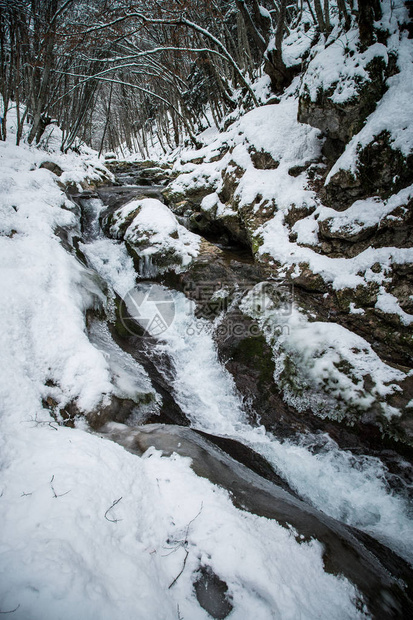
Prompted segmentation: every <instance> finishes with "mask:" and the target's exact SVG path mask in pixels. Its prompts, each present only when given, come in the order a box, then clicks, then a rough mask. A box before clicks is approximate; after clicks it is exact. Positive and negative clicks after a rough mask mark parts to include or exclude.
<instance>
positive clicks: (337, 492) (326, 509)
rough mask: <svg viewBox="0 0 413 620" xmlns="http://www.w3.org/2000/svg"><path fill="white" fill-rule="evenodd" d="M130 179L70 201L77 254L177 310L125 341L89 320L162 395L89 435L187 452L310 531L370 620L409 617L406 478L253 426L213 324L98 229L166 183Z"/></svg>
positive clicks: (242, 497)
mask: <svg viewBox="0 0 413 620" xmlns="http://www.w3.org/2000/svg"><path fill="white" fill-rule="evenodd" d="M136 176H137V175H136V173H134V171H133V170H131V171H126V172H122V173H121V174H118V175H117V180H118V182H119V183H122V185H115V186H113V187H105V188H99V190H97V193H96V194H94V193H93V194H92V193H89V194H88V193H86V192H85V193H84V194H81V195H78V196H76V197H75V200H76V202H77V204H78V205H79V206H80V207H81V210H82V240H81V242H80V243H78V250H79V251H80V253H81V256H82V257H83V260H84V261H85V262H86V264H87V266H88V267H90V268H91V269H93V270H95V271H96V272H97V273H98V274H99V276H100V278H101V279H102V280H103V281H104V282H105V283H106V285H107V287H108V289H109V296H112V297H114V298H117V299H121V298H123V299H126V298H127V293H128V291H130V290H134V291H136V293H135V294H136V295H140V296H145V295H146V294H147V293H148V291H150V290H151V287H153V286H156V287H157V288H156V290H157V291H159V292H160V293H161V294H162V295H163V296H164V299H167V300H169V303H170V304H171V306H173V311H174V316H173V320H172V321H171V324H170V325H169V327H168V329H167V330H165V331H162V333H160V335H159V336H156V334H152V335H151V337H146V338H141V337H139V335H129V336H128V337H126V336H122V334H119V333H116V330H114V328H113V326H110V325H108V324H107V323H106V322H105V321H102V320H98V319H96V320H94V321H92V323H91V325H90V328H89V329H90V338H91V341H92V342H93V343H94V344H95V346H97V347H98V348H100V349H102V350H104V351H105V352H106V354H107V356H108V357H110V358H111V359H112V360H113V363H114V364H117V365H118V367H123V370H124V372H125V373H126V375H127V377H128V380H129V381H130V382H132V383H133V382H136V386H137V388H138V389H139V390H140V391H145V390H146V391H147V392H149V391H150V389H151V386H152V388H153V389H154V390H155V391H156V393H157V394H158V396H159V398H158V400H157V401H156V402H152V403H148V405H147V407H146V409H145V407H143V408H141V409H140V411H141V414H140V415H137V414H132V415H131V416H130V417H127V418H126V419H122V417H118V418H116V417H113V418H112V420H107V421H106V423H105V425H104V426H102V427H101V428H98V429H97V430H96V432H97V433H98V434H99V435H101V436H106V437H108V438H109V439H111V440H113V441H116V442H118V443H120V444H121V445H123V446H124V447H126V449H128V450H130V451H131V452H134V453H136V454H142V453H143V452H144V451H145V450H146V449H147V448H149V447H150V446H155V448H157V449H160V450H162V451H163V452H164V453H165V454H171V453H172V452H177V453H178V454H182V455H184V456H190V457H191V458H192V462H193V469H194V470H195V472H196V473H198V474H199V475H200V476H204V477H207V478H208V479H210V480H211V481H212V482H214V483H216V484H219V485H221V486H223V487H224V488H226V489H228V491H229V492H230V493H231V497H232V499H233V501H234V503H235V504H236V505H238V506H239V507H242V508H244V509H246V510H248V511H250V512H253V513H255V514H259V515H262V516H266V517H268V518H276V519H277V520H278V521H279V522H280V523H284V524H287V523H288V524H289V525H290V526H292V527H293V528H295V530H297V532H299V533H300V535H302V536H303V537H306V538H310V537H315V538H318V539H319V540H320V541H321V542H322V543H323V544H324V546H325V549H326V554H325V565H326V567H327V569H328V570H331V572H334V573H339V572H342V573H343V574H345V575H346V576H347V577H349V578H350V579H351V580H353V582H354V583H355V584H356V585H357V586H358V587H359V588H360V590H361V591H362V592H363V594H364V595H365V597H366V599H367V600H368V602H369V608H370V610H371V611H372V613H373V614H374V616H375V617H380V618H387V617H388V618H393V617H394V618H396V617H403V616H404V617H407V615H406V614H409V615H410V614H411V612H412V607H411V601H410V599H409V597H408V595H407V594H406V592H405V591H404V590H403V588H400V585H399V583H398V582H397V581H396V580H397V579H398V578H402V579H404V581H405V582H406V583H409V585H411V584H412V583H413V580H412V574H411V569H410V567H409V563H412V562H413V554H412V549H413V535H412V528H411V517H412V514H411V507H410V506H409V502H408V498H407V496H406V494H405V493H404V492H403V484H401V485H400V486H401V492H399V493H397V492H396V491H395V490H394V489H393V488H391V486H390V485H389V482H388V479H389V475H388V472H387V471H386V467H385V465H384V464H383V462H382V461H381V460H379V459H378V458H377V457H374V456H369V455H363V454H360V455H355V454H354V453H352V452H350V451H347V450H343V449H340V448H339V446H338V445H337V444H336V443H335V442H334V441H333V440H332V439H331V438H330V437H329V436H328V435H327V434H325V433H314V434H311V433H309V434H307V435H305V436H302V437H298V438H295V439H294V440H293V439H285V438H284V439H281V438H278V437H276V436H275V435H274V434H272V433H270V432H268V431H267V430H265V428H264V427H263V426H260V425H259V424H255V425H253V424H252V423H251V415H250V412H249V411H247V404H246V403H245V402H244V399H243V398H242V396H241V395H240V393H239V392H238V390H237V388H236V385H235V381H234V378H233V377H232V375H231V374H230V372H229V371H228V370H227V369H226V368H225V366H224V365H223V364H222V363H221V361H220V359H219V356H218V352H217V346H216V342H215V339H214V333H213V324H212V323H211V321H208V320H207V319H206V318H202V317H197V316H196V306H195V303H194V301H191V300H189V299H188V297H187V296H185V295H184V293H183V292H181V291H179V290H176V289H175V288H173V287H172V286H166V284H165V283H162V282H159V278H155V279H151V276H153V275H154V272H153V271H151V269H150V268H148V270H147V272H146V273H143V272H141V273H140V274H139V273H137V272H136V270H135V268H134V264H133V261H132V259H131V257H130V256H129V255H128V253H127V250H126V248H125V245H124V244H123V242H118V241H115V240H112V239H109V238H107V237H106V236H105V235H104V233H103V232H102V230H101V227H100V220H99V218H100V216H101V215H102V213H103V212H106V213H107V212H108V209H109V210H112V211H114V210H116V209H118V208H119V207H120V206H122V205H124V204H126V203H127V202H129V201H130V200H132V199H134V198H136V197H143V196H144V197H151V198H157V199H159V200H161V199H162V193H161V191H162V189H163V188H164V185H150V184H140V185H134V184H133V180H134V179H135V178H136ZM221 249H222V250H224V253H225V256H226V258H227V260H228V261H230V262H231V264H234V265H235V268H239V270H240V273H248V271H247V272H244V271H243V266H246V268H247V270H248V268H249V267H248V266H249V265H250V264H251V262H252V261H251V259H250V258H249V257H248V255H247V253H246V252H245V251H243V250H242V249H240V248H231V247H224V248H221ZM235 272H236V269H235ZM132 302H133V300H132ZM132 302H131V303H132ZM126 308H127V309H128V303H127V301H126ZM129 309H130V308H129ZM131 314H132V311H131ZM134 363H135V365H134ZM148 378H149V381H148ZM142 412H143V413H142ZM256 413H257V417H258V419H259V412H256ZM406 465H407V464H406ZM390 573H391V574H392V575H393V576H394V577H395V578H396V579H393V577H391V574H390Z"/></svg>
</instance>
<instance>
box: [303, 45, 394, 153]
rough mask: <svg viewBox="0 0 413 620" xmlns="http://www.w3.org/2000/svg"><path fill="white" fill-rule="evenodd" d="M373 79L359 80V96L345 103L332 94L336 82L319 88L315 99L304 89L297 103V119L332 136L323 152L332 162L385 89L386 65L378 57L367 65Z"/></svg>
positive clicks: (358, 128)
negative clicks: (325, 87)
mask: <svg viewBox="0 0 413 620" xmlns="http://www.w3.org/2000/svg"><path fill="white" fill-rule="evenodd" d="M366 70H367V72H368V73H369V76H370V79H369V80H365V81H364V82H363V83H361V84H360V83H359V84H358V86H357V88H358V94H357V97H353V98H352V99H350V100H349V101H348V102H345V103H342V104H336V103H334V101H333V99H332V95H333V93H334V91H335V88H336V86H337V84H333V85H332V86H331V87H330V88H329V89H328V90H326V91H322V90H320V91H319V92H318V95H317V98H316V100H315V101H312V100H311V98H310V96H309V95H308V94H307V92H306V91H305V89H304V92H303V94H302V95H301V96H300V99H299V104H298V121H299V122H300V123H308V124H309V125H311V126H312V127H317V128H318V129H321V131H323V132H324V133H325V135H326V136H327V137H328V139H329V144H328V148H327V149H325V151H324V154H325V155H326V156H328V157H329V158H330V161H331V163H333V162H334V161H335V160H336V159H337V158H338V157H339V156H340V155H341V153H342V152H343V151H344V148H345V145H346V144H347V142H349V140H350V139H351V138H352V137H353V136H354V135H355V134H356V133H357V132H358V131H360V129H361V128H362V126H363V122H364V120H365V119H366V118H367V116H368V115H369V114H371V112H373V110H374V108H375V106H376V101H378V100H379V99H380V97H381V96H382V95H383V93H384V92H385V80H386V78H387V75H386V65H385V63H384V62H383V60H382V58H379V57H376V58H373V60H372V61H371V62H370V63H369V64H368V65H367V67H366Z"/></svg>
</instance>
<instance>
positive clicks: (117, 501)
mask: <svg viewBox="0 0 413 620" xmlns="http://www.w3.org/2000/svg"><path fill="white" fill-rule="evenodd" d="M121 499H122V498H121V497H120V498H119V499H115V501H114V502H113V504H112V506H110V507H109V508H108V509H107V511H106V512H105V519H106V521H110V522H111V523H117V522H118V521H122V519H109V517H108V516H107V514H108V512H109V511H110V510H112V508H114V507H115V506H116V505H117V504H119V502H120V500H121Z"/></svg>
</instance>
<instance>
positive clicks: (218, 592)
mask: <svg viewBox="0 0 413 620" xmlns="http://www.w3.org/2000/svg"><path fill="white" fill-rule="evenodd" d="M196 577H197V578H196V581H195V582H194V590H195V594H196V598H197V599H198V603H199V604H200V605H201V607H202V608H203V609H205V611H207V612H208V613H209V615H210V616H212V618H216V619H217V620H223V619H224V618H226V617H227V616H228V615H229V614H230V613H231V611H232V610H233V605H232V603H231V600H230V598H229V596H228V586H227V584H226V583H225V581H223V580H222V579H220V578H219V577H218V575H216V574H215V573H214V571H213V570H212V568H211V567H210V566H201V568H200V569H199V571H198V573H197V575H196Z"/></svg>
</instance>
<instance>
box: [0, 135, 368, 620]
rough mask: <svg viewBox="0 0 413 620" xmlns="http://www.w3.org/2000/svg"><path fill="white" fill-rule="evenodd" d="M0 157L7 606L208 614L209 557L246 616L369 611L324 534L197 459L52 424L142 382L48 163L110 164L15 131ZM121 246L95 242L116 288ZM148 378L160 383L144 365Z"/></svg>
mask: <svg viewBox="0 0 413 620" xmlns="http://www.w3.org/2000/svg"><path fill="white" fill-rule="evenodd" d="M0 157H1V167H0V185H1V211H0V213H1V233H2V234H1V237H0V259H1V261H0V265H1V274H2V287H3V288H2V296H1V306H0V317H1V323H2V330H1V336H0V338H1V363H2V370H1V377H0V381H1V383H0V390H1V392H0V411H1V419H0V423H1V439H0V441H1V452H0V453H1V457H0V480H1V481H0V514H1V517H0V519H1V523H2V527H1V538H0V573H1V579H0V584H1V585H0V611H1V612H2V613H10V615H11V616H12V617H13V618H16V619H19V620H47V619H49V618H50V620H52V619H53V620H55V619H56V618H60V619H62V620H71V619H72V618H73V617H79V618H84V619H85V620H87V619H92V618H93V619H94V618H99V619H102V620H103V619H104V618H110V619H117V618H119V619H120V618H125V619H128V618H130V619H132V618H134V619H135V618H141V619H142V620H146V619H147V618H154V619H155V618H159V619H160V620H165V619H167V618H171V619H175V618H177V617H182V618H191V620H192V619H194V620H195V619H205V620H206V618H207V617H208V615H207V613H206V612H205V611H204V610H203V609H202V608H201V607H200V606H199V604H198V602H197V600H196V597H195V593H194V588H193V582H194V580H195V579H196V573H197V571H198V570H199V568H200V567H201V566H210V567H211V568H212V569H213V571H214V572H215V573H216V574H217V575H218V576H219V577H220V578H221V579H224V580H225V581H226V582H227V584H228V589H229V595H230V598H231V601H232V605H233V606H234V610H233V612H232V616H231V617H233V618H234V619H235V618H238V619H239V620H244V619H245V618H250V617H252V616H255V617H257V618H260V619H263V620H264V619H266V618H268V619H270V618H280V619H281V618H282V619H283V620H284V619H285V618H297V617H298V616H301V617H305V618H331V617H334V618H343V619H344V618H357V617H363V613H362V612H360V611H359V610H358V609H357V608H356V603H355V599H356V591H355V588H354V587H353V586H352V585H351V584H350V583H349V582H348V581H347V580H345V579H344V578H342V577H336V576H333V575H330V574H327V573H326V572H325V571H324V569H323V562H322V549H321V546H320V545H319V543H317V542H316V541H310V542H301V543H298V542H297V540H296V538H295V535H294V532H290V531H288V530H286V529H285V528H283V527H281V526H280V525H278V524H277V523H276V522H274V521H270V520H268V519H265V518H262V517H257V516H254V515H252V514H249V513H246V512H244V511H242V510H239V509H237V508H235V507H234V505H233V504H232V502H231V500H230V498H229V496H228V493H227V492H225V491H224V490H222V489H220V488H218V487H216V486H214V485H213V484H211V483H209V482H208V481H207V480H204V479H200V478H198V477H197V476H196V475H195V474H194V473H193V472H192V470H191V468H190V462H189V460H188V459H185V458H182V457H178V456H172V457H169V458H166V457H163V456H161V454H160V453H157V452H156V451H149V452H147V453H146V454H145V455H144V456H143V457H142V458H140V457H138V456H135V455H132V454H129V453H128V452H126V451H125V450H124V449H123V448H121V447H120V446H118V445H116V444H114V443H112V442H110V441H108V440H107V439H103V438H100V437H98V436H94V435H92V434H90V433H88V432H87V430H86V427H84V428H83V427H82V424H81V423H79V426H78V428H76V429H71V428H66V427H62V426H59V425H58V424H57V423H55V420H54V418H53V417H51V409H52V410H53V412H54V415H55V416H56V417H57V418H59V412H63V410H64V408H65V407H66V406H68V405H69V404H70V403H73V402H75V403H76V404H77V407H78V409H79V410H80V411H83V412H85V413H88V412H91V411H96V410H97V409H98V408H99V407H101V406H102V405H104V404H105V403H107V402H108V400H109V399H110V397H111V395H112V394H116V391H117V390H120V389H122V390H123V393H124V395H127V394H128V393H129V396H133V394H131V392H133V391H134V390H137V389H138V388H137V386H136V383H134V382H133V381H131V380H130V379H131V376H130V375H131V364H132V363H133V360H132V359H128V362H127V364H126V365H127V368H128V372H129V375H128V376H127V377H123V379H124V380H123V381H120V380H119V376H118V381H115V379H114V375H119V366H122V363H121V362H122V360H121V356H120V354H119V353H118V354H113V355H112V358H111V359H108V346H107V338H108V334H103V335H102V334H99V333H98V334H95V335H94V337H93V334H92V342H91V340H89V338H88V335H87V331H86V323H85V311H86V310H87V309H88V308H99V307H103V306H105V304H106V297H105V295H104V293H103V292H102V288H101V279H100V278H99V277H98V276H97V274H96V272H94V271H93V270H90V269H86V268H85V267H84V266H83V265H82V264H81V263H80V262H79V261H78V260H77V258H76V256H75V254H74V253H72V252H69V251H68V250H67V249H65V247H64V245H63V243H62V242H61V237H63V238H64V237H65V234H67V235H68V237H69V239H70V237H71V235H72V234H74V233H77V232H78V220H77V217H76V213H75V211H76V210H75V208H74V205H73V204H72V203H71V202H70V201H69V200H68V199H67V198H66V197H65V196H64V194H63V193H62V191H61V189H60V188H59V186H58V185H57V180H58V178H57V177H56V176H55V175H54V174H53V173H52V172H50V171H49V170H45V169H40V168H39V164H40V163H41V162H42V161H43V160H45V159H48V160H50V159H51V160H52V161H54V162H56V163H58V164H59V166H60V167H61V168H62V169H63V170H64V175H65V177H64V178H65V180H66V181H68V180H69V179H74V180H75V181H76V182H80V181H82V180H84V179H85V178H86V177H89V178H92V179H93V178H94V177H95V178H96V176H99V175H98V173H97V172H95V171H96V168H95V166H99V164H98V162H97V161H96V160H94V159H93V155H92V154H91V153H86V154H84V155H83V156H74V155H69V156H66V157H64V156H61V155H58V154H57V153H54V152H52V153H50V152H49V153H47V154H45V153H44V152H41V151H39V150H36V149H35V148H27V147H26V146H24V145H23V146H20V147H19V148H17V147H14V146H13V145H12V144H10V143H0ZM62 176H63V175H62ZM60 180H62V177H60ZM59 235H60V236H59ZM97 243H100V244H102V240H97ZM111 245H112V246H113V247H112V250H110V249H109V245H108V246H107V250H108V253H107V260H108V261H111V260H112V259H113V258H114V265H113V266H111V268H109V267H108V266H107V264H106V263H105V262H104V261H103V260H102V248H100V251H98V250H97V249H96V247H95V248H94V249H93V248H92V247H90V248H89V250H90V252H89V255H90V256H92V255H93V254H94V257H95V261H96V265H97V266H99V265H100V267H101V269H103V270H106V273H107V274H109V276H110V277H109V278H108V279H109V285H110V284H111V281H112V282H116V281H120V282H122V283H123V284H124V282H125V280H124V278H123V275H125V274H123V275H122V270H123V269H124V267H125V266H126V267H125V268H126V271H127V273H126V277H129V276H128V275H127V274H128V270H129V269H130V263H128V262H127V261H124V260H123V259H122V258H121V257H120V254H119V251H118V250H116V249H113V248H114V247H115V245H116V242H111ZM94 250H95V251H94ZM129 273H130V272H129ZM105 339H106V340H105ZM109 355H110V353H109ZM205 363H206V364H209V362H208V361H206V362H205ZM214 372H216V370H214ZM139 377H141V380H142V384H143V385H142V386H141V387H142V389H148V383H147V382H148V378H147V377H145V376H144V373H143V372H142V369H138V368H137V369H136V376H135V379H137V378H139ZM115 502H117V503H115ZM112 505H113V508H111V506H112ZM186 551H188V557H187V561H186V562H185V565H184V560H185V556H186ZM183 566H184V570H183V572H182V574H181V575H180V576H179V578H178V579H177V580H176V581H175V583H174V580H175V579H176V578H177V577H178V575H179V574H180V571H181V569H182V568H183ZM173 583H174V585H171V584H173Z"/></svg>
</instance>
